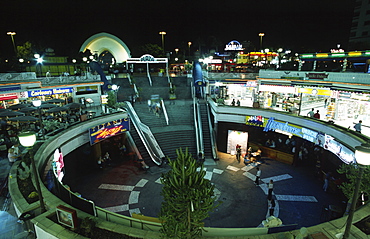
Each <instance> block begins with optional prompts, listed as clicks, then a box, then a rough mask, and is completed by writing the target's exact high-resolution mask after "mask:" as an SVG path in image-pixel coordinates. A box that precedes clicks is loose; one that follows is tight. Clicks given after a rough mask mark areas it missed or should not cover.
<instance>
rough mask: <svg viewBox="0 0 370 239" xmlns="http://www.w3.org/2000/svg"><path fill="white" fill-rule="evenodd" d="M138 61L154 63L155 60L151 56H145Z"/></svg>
mask: <svg viewBox="0 0 370 239" xmlns="http://www.w3.org/2000/svg"><path fill="white" fill-rule="evenodd" d="M140 61H144V62H147V61H155V58H154V56H152V55H149V54H146V55H143V56H141V57H140Z"/></svg>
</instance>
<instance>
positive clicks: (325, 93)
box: [298, 88, 331, 97]
mask: <svg viewBox="0 0 370 239" xmlns="http://www.w3.org/2000/svg"><path fill="white" fill-rule="evenodd" d="M298 92H299V93H302V94H307V95H312V96H316V95H321V96H327V97H330V96H331V90H329V89H319V88H299V89H298Z"/></svg>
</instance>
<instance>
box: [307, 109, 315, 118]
mask: <svg viewBox="0 0 370 239" xmlns="http://www.w3.org/2000/svg"><path fill="white" fill-rule="evenodd" d="M314 115H315V111H314V108H312V109H311V111H309V112H308V113H307V116H308V117H310V118H313V117H314Z"/></svg>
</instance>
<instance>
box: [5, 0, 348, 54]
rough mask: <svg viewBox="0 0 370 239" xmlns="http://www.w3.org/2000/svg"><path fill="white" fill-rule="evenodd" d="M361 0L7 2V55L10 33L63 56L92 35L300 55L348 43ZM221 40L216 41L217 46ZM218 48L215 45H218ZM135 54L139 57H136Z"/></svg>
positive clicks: (169, 46)
mask: <svg viewBox="0 0 370 239" xmlns="http://www.w3.org/2000/svg"><path fill="white" fill-rule="evenodd" d="M353 5H354V0H310V1H300V0H278V1H277V0H274V1H270V0H265V1H250V0H234V1H220V0H212V1H211V0H198V1H192V0H187V1H183V0H177V1H175V0H172V1H169V0H157V1H154V0H145V1H144V0H135V1H127V0H101V1H96V0H90V1H85V0H43V1H42V0H10V1H8V0H1V1H0V9H1V14H0V30H1V31H0V43H1V44H0V57H3V56H4V55H7V54H9V53H12V42H11V38H10V36H8V35H6V32H8V31H15V32H16V33H17V35H15V38H14V39H15V42H16V44H17V45H21V44H23V43H24V42H25V41H30V42H32V43H34V44H39V45H40V46H46V47H51V48H53V49H55V51H56V53H58V55H68V54H73V53H76V52H78V51H79V48H80V46H81V45H82V44H83V42H84V41H85V40H86V39H87V38H89V37H90V36H92V35H94V34H96V33H100V32H107V33H110V34H113V35H115V36H117V37H118V38H120V39H121V40H122V41H123V42H125V43H126V44H127V45H128V47H129V48H130V49H131V50H132V53H134V54H135V50H134V49H135V48H137V47H139V46H140V45H143V44H146V43H153V44H158V45H161V36H160V35H159V32H160V31H165V32H167V35H166V36H165V48H166V50H167V51H173V49H174V48H180V51H181V49H184V50H186V48H187V42H188V41H191V42H193V45H192V47H194V49H195V48H199V46H200V47H201V50H202V51H203V50H206V49H208V48H209V47H210V46H211V45H217V46H219V47H218V50H220V51H221V50H222V49H223V48H224V46H225V45H226V44H227V43H228V42H229V41H231V40H237V41H239V42H241V43H243V42H248V41H250V42H251V46H252V47H253V46H254V47H255V48H257V49H258V48H259V45H260V43H259V40H260V38H259V37H258V33H260V32H264V33H265V36H264V37H263V48H266V47H267V48H270V49H273V48H275V49H277V48H279V47H283V48H285V49H288V48H289V49H291V50H293V51H295V52H299V53H303V52H313V51H323V52H328V51H329V50H330V49H331V48H335V47H336V45H337V44H338V43H340V44H342V46H343V47H344V48H345V47H346V45H347V43H348V36H349V31H350V26H351V21H352V15H353ZM212 42H213V43H215V42H216V44H212ZM213 48H215V47H213ZM133 57H139V56H135V55H133Z"/></svg>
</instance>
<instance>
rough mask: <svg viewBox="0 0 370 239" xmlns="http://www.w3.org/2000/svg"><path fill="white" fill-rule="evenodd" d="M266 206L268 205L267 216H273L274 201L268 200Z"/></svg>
mask: <svg viewBox="0 0 370 239" xmlns="http://www.w3.org/2000/svg"><path fill="white" fill-rule="evenodd" d="M268 205H269V214H270V216H273V215H274V211H275V200H274V199H271V200H269V203H268Z"/></svg>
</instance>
